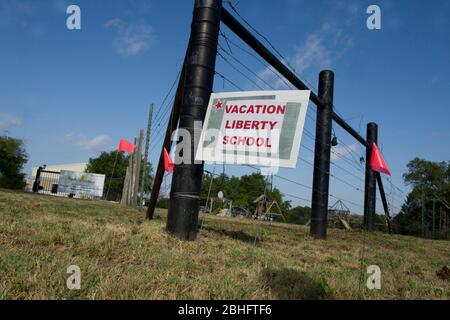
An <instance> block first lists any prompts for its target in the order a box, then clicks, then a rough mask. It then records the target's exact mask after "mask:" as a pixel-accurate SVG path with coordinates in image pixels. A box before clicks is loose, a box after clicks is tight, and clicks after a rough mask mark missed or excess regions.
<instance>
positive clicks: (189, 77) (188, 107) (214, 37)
mask: <svg viewBox="0 0 450 320" xmlns="http://www.w3.org/2000/svg"><path fill="white" fill-rule="evenodd" d="M221 8H222V1H221V0H196V1H195V6H194V13H193V21H192V27H191V37H190V40H189V48H188V54H187V62H186V66H185V67H186V82H185V85H184V92H185V93H184V96H183V101H182V106H181V114H180V125H179V128H180V129H184V130H187V131H188V132H189V133H190V140H191V141H190V142H191V150H190V151H191V155H190V159H186V157H185V156H184V159H183V163H181V164H178V165H176V166H175V169H174V173H173V178H172V188H171V193H170V204H169V212H168V216H167V231H168V232H170V233H172V234H174V235H176V236H177V237H179V238H180V239H182V240H194V239H195V237H196V235H197V223H198V211H199V201H200V197H199V196H200V189H201V183H202V177H203V164H195V163H194V158H195V154H194V150H195V149H196V146H195V145H194V144H195V142H196V139H195V137H194V122H195V121H203V120H204V118H205V114H206V109H207V106H208V102H209V98H210V94H211V91H212V87H213V81H214V74H215V64H216V55H217V44H218V37H219V28H220V11H221ZM185 151H186V150H183V151H182V153H180V154H181V155H182V154H185V153H186V152H185ZM176 153H177V154H178V151H177V152H176Z"/></svg>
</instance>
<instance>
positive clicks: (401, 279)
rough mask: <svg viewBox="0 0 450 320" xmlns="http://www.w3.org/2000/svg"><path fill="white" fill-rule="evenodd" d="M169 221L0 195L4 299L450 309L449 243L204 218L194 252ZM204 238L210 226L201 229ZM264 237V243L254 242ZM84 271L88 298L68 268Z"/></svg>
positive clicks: (0, 295)
mask: <svg viewBox="0 0 450 320" xmlns="http://www.w3.org/2000/svg"><path fill="white" fill-rule="evenodd" d="M165 215H166V212H165V211H164V210H158V211H157V213H156V219H155V220H153V221H145V219H144V212H141V211H138V210H134V209H130V208H126V207H122V206H120V205H117V204H112V203H107V202H103V201H88V200H74V199H60V198H53V197H48V196H38V195H33V194H24V193H13V192H8V191H0V299H449V297H450V281H444V280H441V279H439V278H438V277H437V276H436V271H438V270H440V269H441V268H442V267H443V266H444V265H449V264H450V260H449V259H450V243H449V242H446V241H433V240H425V239H418V238H413V237H403V236H390V235H386V234H382V233H366V235H365V242H366V245H365V253H364V259H363V262H362V267H363V269H364V271H365V270H366V267H367V266H368V265H378V266H379V267H380V268H381V272H382V287H381V290H368V289H367V288H366V285H365V281H366V280H365V279H366V274H365V273H364V279H363V282H362V283H361V285H360V281H359V279H360V270H361V253H362V247H363V238H364V235H363V233H362V232H361V231H359V230H354V231H343V230H329V236H328V240H326V241H317V240H313V239H312V238H311V237H310V236H309V235H308V229H307V228H306V227H303V226H296V225H287V224H280V223H272V224H269V223H263V222H259V223H258V222H254V221H249V220H241V219H232V218H221V217H213V216H204V217H202V219H203V224H202V226H201V230H200V231H199V234H198V238H197V240H196V241H195V242H182V241H179V240H177V239H176V238H174V237H172V236H169V235H168V234H167V233H166V232H165V230H164V227H165ZM199 228H200V226H199ZM255 238H257V239H256V241H255ZM70 265H78V266H79V267H80V268H81V279H82V283H81V290H69V289H67V288H66V279H67V277H68V276H69V275H68V274H66V269H67V267H68V266H70Z"/></svg>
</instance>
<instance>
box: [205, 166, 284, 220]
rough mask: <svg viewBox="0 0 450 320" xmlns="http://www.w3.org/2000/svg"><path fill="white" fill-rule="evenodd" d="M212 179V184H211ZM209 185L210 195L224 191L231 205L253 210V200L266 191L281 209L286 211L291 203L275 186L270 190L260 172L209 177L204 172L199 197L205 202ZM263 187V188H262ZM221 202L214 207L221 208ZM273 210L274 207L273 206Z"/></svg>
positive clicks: (268, 196)
mask: <svg viewBox="0 0 450 320" xmlns="http://www.w3.org/2000/svg"><path fill="white" fill-rule="evenodd" d="M211 179H212V184H211ZM210 186H211V194H210V197H213V198H216V197H217V194H218V192H219V191H222V192H223V193H224V196H225V198H226V199H227V200H232V201H233V206H235V207H242V208H246V209H248V210H249V211H251V212H252V211H253V210H255V208H256V204H255V203H254V200H255V199H256V198H258V197H259V196H260V195H262V194H264V192H266V195H267V198H268V199H269V201H274V200H275V201H277V202H278V204H279V206H280V208H281V210H282V211H283V212H284V213H286V212H287V211H288V210H289V209H290V208H291V204H290V202H289V201H284V200H283V196H282V194H281V192H280V190H278V189H277V188H273V189H272V190H270V186H268V185H266V178H265V177H264V176H263V175H262V174H260V173H253V174H250V175H243V176H241V177H235V176H233V177H231V178H230V177H228V176H227V175H226V174H221V175H218V176H215V177H211V174H208V173H205V174H204V175H203V184H202V191H201V197H202V199H203V200H204V201H203V203H205V201H206V198H207V196H208V191H209V188H210ZM264 189H265V190H264ZM221 205H222V204H221V203H220V202H219V203H216V205H215V207H216V208H221V207H222V206H221ZM273 210H275V208H273Z"/></svg>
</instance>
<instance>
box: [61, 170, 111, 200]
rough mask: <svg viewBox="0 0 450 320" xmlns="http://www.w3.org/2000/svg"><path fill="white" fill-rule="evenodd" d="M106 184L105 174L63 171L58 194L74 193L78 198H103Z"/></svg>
mask: <svg viewBox="0 0 450 320" xmlns="http://www.w3.org/2000/svg"><path fill="white" fill-rule="evenodd" d="M104 184H105V175H104V174H95V173H84V172H75V171H68V170H61V173H60V175H59V183H58V192H61V193H69V194H70V193H72V194H75V195H77V196H92V197H101V196H103V187H104Z"/></svg>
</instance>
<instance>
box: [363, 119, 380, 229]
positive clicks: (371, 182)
mask: <svg viewBox="0 0 450 320" xmlns="http://www.w3.org/2000/svg"><path fill="white" fill-rule="evenodd" d="M366 139H367V142H368V143H369V146H370V147H368V148H366V177H365V187H364V228H365V229H366V230H374V229H375V210H376V196H377V190H376V183H377V180H376V179H377V173H376V172H375V171H373V170H372V167H371V166H370V160H371V159H372V146H373V144H374V143H378V125H377V124H376V123H373V122H371V123H368V124H367V135H366Z"/></svg>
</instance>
